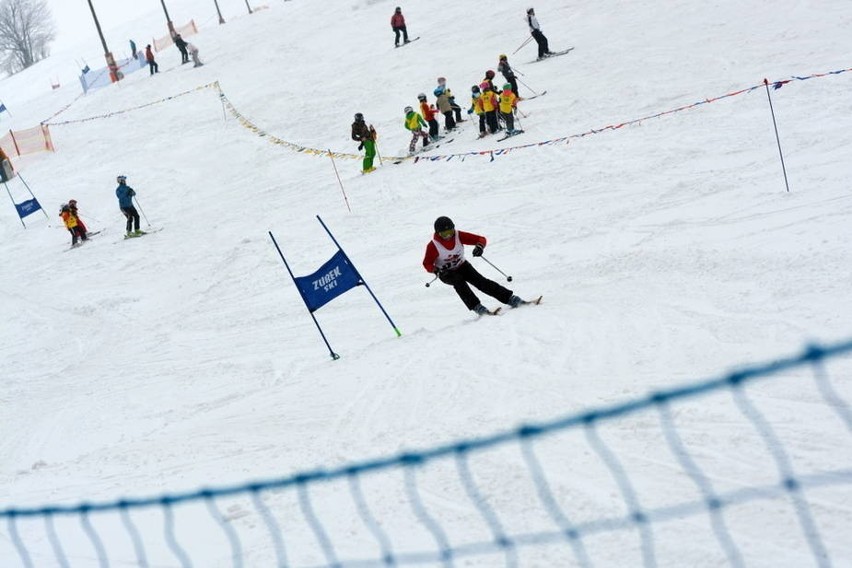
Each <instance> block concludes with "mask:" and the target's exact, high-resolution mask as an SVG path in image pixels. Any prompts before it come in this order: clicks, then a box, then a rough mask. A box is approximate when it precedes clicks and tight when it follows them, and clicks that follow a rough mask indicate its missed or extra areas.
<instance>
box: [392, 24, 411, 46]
mask: <svg viewBox="0 0 852 568" xmlns="http://www.w3.org/2000/svg"><path fill="white" fill-rule="evenodd" d="M399 32H402V41H404V42H405V43H408V28H406V27H405V26H400V27H398V28H394V29H393V33H394V41H393V42H394V45H399Z"/></svg>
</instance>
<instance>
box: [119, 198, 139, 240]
mask: <svg viewBox="0 0 852 568" xmlns="http://www.w3.org/2000/svg"><path fill="white" fill-rule="evenodd" d="M121 212H122V213H124V216H125V217H126V218H127V232H128V233H129V232H130V229H131V227H133V229H134V230H135V231H138V230H139V212H138V211H136V208H135V207H134V206H132V205H131V206H130V207H122V208H121Z"/></svg>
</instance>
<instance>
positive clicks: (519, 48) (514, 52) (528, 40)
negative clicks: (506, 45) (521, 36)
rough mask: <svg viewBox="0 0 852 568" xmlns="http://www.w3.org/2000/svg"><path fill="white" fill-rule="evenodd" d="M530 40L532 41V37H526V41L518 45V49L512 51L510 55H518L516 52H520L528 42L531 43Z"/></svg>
mask: <svg viewBox="0 0 852 568" xmlns="http://www.w3.org/2000/svg"><path fill="white" fill-rule="evenodd" d="M532 39H533V37H532V36H530V37H528V38H527V41H525V42H524V43H522V44H521V45H520V47H518V49H516V50H515V51H513V52H512V55H515V54H516V53H518V52H519V51H520V50H521V48H523V47H524V46H525V45H526V44H528V43H529V42H531V41H532Z"/></svg>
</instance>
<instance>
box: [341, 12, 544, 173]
mask: <svg viewBox="0 0 852 568" xmlns="http://www.w3.org/2000/svg"><path fill="white" fill-rule="evenodd" d="M526 19H527V25H528V26H529V30H530V35H531V36H532V38H531V39H535V41H536V43H537V44H538V59H539V60H541V59H544V58H545V57H549V56H551V55H554V53H553V52H552V51H550V48H549V46H548V41H547V38H546V37H545V35H544V34H543V33H542V31H541V26H540V25H539V23H538V19H537V18H536V16H535V10H534V9H533V8H529V9H528V10H527V14H526ZM391 28H392V29H393V31H394V34H395V43H394V45H395V46H396V47H399V46H400V41H399V40H400V34H402V36H403V45H404V44H406V43H410V41H409V40H408V30H407V27H406V24H405V17H404V16H403V15H402V9H401V8H400V7H399V6H397V7H396V8H395V10H394V14H393V16H392V17H391ZM497 70H498V71H499V72H500V73H501V74H502V75H503V78H504V79H505V83H504V84H503V85H502V87H497V86H496V85H495V84H494V77H495V73H494V71H492V70H490V69H489V70H488V71H486V72H485V78H484V79H483V80H482V81H480V82H479V83H477V84H476V85H473V86H472V87H471V88H470V108H468V110H467V114H469V115H474V114H475V115H476V116H477V117H478V119H479V137H480V138H483V137H485V136H487V135H489V134H495V133H496V132H497V131H498V130H501V129H502V126H501V122H502V124H504V125H505V131H506V135H507V136H514V135H516V134H520V133H521V132H522V131H521V130H519V129H516V128H515V115H516V113H517V112H518V102H519V101H521V100H522V99H521V97H520V94H519V93H518V79H517V76H516V75H515V71H514V70H513V69H512V66H511V65H510V64H509V58H508V56H507V55H505V54H501V55H500V57H499V61H498V64H497ZM432 94H433V95H434V96H435V103H434V104H430V103H429V101H428V97H427V96H426V94H425V93H420V94H418V95H417V100H418V103H419V106H418V107H417V110H416V109H415V107H413V106H406V107H405V109H403V112H404V113H405V119H404V121H403V125H404V126H405V128H406V130H408V131H409V132H410V133H411V141H410V142H409V145H408V152H409V154H414V153H415V152H416V150H417V142H418V141H422V148H423V149H426V148H427V147H428V146H429V145H430V144H431V143H432V142H434V141H436V140H440V139H441V138H442V136H441V135H440V126H439V124H438V118H437V117H438V115H439V114H441V115H443V116H444V132H445V133H450V132H452V131H453V130H455V129H456V128H457V126H458V125H459V123H461V122H465V119H464V118H462V112H461V106H460V105H459V104H458V103H456V100H455V97H454V96H453V93H452V91H451V90H450V88H449V87H447V80H446V78H444V77H438V86H437V87H435V89H434V90H433V91H432ZM418 110H419V112H418ZM352 139H353V140H354V141H356V142H358V149H359V150H362V149H363V150H365V154H364V161H363V166H362V168H361V172H362V173H365V174H367V173H370V172H373V171H375V169H376V168H375V167H374V166H373V159H374V158H375V155H376V131H375V129H374V128H373V126H372V125H369V126H368V125H367V124H366V123H365V122H364V115H363V114H361V113H360V112H359V113H356V114H355V122H353V123H352Z"/></svg>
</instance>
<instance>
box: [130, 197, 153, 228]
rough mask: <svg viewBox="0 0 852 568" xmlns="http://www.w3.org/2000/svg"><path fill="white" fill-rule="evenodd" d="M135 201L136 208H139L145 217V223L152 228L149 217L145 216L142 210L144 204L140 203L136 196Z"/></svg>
mask: <svg viewBox="0 0 852 568" xmlns="http://www.w3.org/2000/svg"><path fill="white" fill-rule="evenodd" d="M133 200H134V201H135V202H136V206H137V207H139V212H140V213H142V216H143V217H145V222H146V223H148V226H149V227H150V226H151V222H150V221H149V220H148V216H147V215H145V211H143V210H142V204H141V203H139V198H138V197H136V196H135V195H134V196H133Z"/></svg>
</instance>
